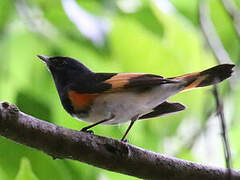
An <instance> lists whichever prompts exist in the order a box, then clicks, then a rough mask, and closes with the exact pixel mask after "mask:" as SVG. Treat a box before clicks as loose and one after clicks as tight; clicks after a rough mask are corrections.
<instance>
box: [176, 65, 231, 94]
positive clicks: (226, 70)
mask: <svg viewBox="0 0 240 180" xmlns="http://www.w3.org/2000/svg"><path fill="white" fill-rule="evenodd" d="M234 66H235V65H233V64H221V65H218V66H215V67H212V68H210V69H207V70H205V71H201V72H196V73H190V74H186V75H183V76H178V77H175V78H173V79H175V80H182V81H183V82H184V89H183V90H189V89H193V88H198V87H204V86H209V85H214V84H217V83H219V82H221V81H223V80H224V79H227V78H229V77H230V76H231V75H232V72H233V70H232V69H233V67H234Z"/></svg>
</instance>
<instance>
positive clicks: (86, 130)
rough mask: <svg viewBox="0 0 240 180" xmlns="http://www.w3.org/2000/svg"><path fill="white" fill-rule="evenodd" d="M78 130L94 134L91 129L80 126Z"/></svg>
mask: <svg viewBox="0 0 240 180" xmlns="http://www.w3.org/2000/svg"><path fill="white" fill-rule="evenodd" d="M80 131H82V132H86V133H89V134H94V131H93V130H88V129H87V128H82V129H81V130H80Z"/></svg>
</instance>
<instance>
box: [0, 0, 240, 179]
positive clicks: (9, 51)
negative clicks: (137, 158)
mask: <svg viewBox="0 0 240 180" xmlns="http://www.w3.org/2000/svg"><path fill="white" fill-rule="evenodd" d="M63 2H64V0H62V1H60V0H55V1H46V0H19V1H8V0H1V1H0V52H1V53H0V54H1V57H0V63H1V65H0V101H10V102H11V103H16V104H17V105H18V106H19V108H20V109H21V110H22V111H24V112H25V113H28V114H31V115H33V116H35V117H37V118H40V119H43V120H46V121H49V122H52V123H55V124H58V125H61V126H64V127H68V128H73V129H81V128H82V127H84V126H86V125H87V123H84V122H78V121H76V120H75V119H73V118H72V117H70V115H68V114H67V113H66V112H65V111H64V109H63V108H62V106H61V103H60V100H59V98H58V95H57V92H56V89H55V86H54V83H53V80H52V78H51V76H50V73H49V72H48V71H47V69H46V67H44V65H43V64H42V63H41V62H40V61H38V59H37V58H36V55H37V54H43V55H49V56H54V55H62V56H70V57H74V58H76V59H79V60H80V61H81V62H83V63H84V64H86V65H87V66H88V67H90V68H91V69H92V70H94V71H97V72H143V73H155V74H160V75H162V76H165V77H173V76H176V75H181V74H184V73H189V72H193V71H199V70H202V69H204V68H208V67H210V66H213V65H215V64H216V60H215V59H214V57H213V55H212V54H211V52H210V51H209V49H207V48H206V44H205V42H204V38H203V35H202V33H201V30H200V25H199V19H198V18H199V17H198V1H197V0H191V1H189V0H171V3H172V4H171V3H170V2H168V1H161V2H162V3H161V4H160V5H159V4H157V3H155V2H157V1H147V0H131V1H130V0H129V1H127V0H117V1H110V0H91V1H85V0H78V1H77V3H78V5H77V6H78V7H81V8H82V9H81V10H83V11H84V13H86V14H87V15H91V17H94V18H98V20H100V21H103V20H105V22H107V23H105V25H104V26H106V28H108V30H107V31H104V32H105V33H102V34H101V36H104V42H100V43H98V44H96V43H94V41H93V40H92V39H91V38H89V37H87V36H86V34H84V33H82V32H81V28H80V29H79V28H77V22H76V21H75V22H74V21H73V20H71V18H69V16H67V12H68V13H69V11H71V10H69V9H67V8H64V7H63V4H64V3H63ZM65 2H66V1H65ZM69 2H74V1H69ZM159 2H160V1H159ZM238 5H240V4H239V3H238ZM209 6H210V7H211V18H212V21H213V23H214V25H215V27H216V30H217V32H218V35H219V37H220V38H221V40H222V42H223V45H224V47H225V48H226V50H227V51H228V53H229V54H230V57H231V58H232V60H233V62H234V63H235V64H240V61H239V56H240V41H239V37H238V36H237V33H236V31H235V30H234V24H233V21H232V19H231V18H230V16H229V14H228V13H227V12H226V10H225V9H224V7H223V5H222V3H221V1H220V0H212V1H211V2H210V3H209ZM70 13H71V12H70ZM72 13H73V12H72ZM81 18H83V17H81V16H80V17H79V18H78V20H77V21H82V19H81ZM88 21H89V22H93V21H92V19H89V20H88ZM99 27H100V25H99V24H97V26H96V29H98V28H99ZM82 28H85V27H82ZM100 30H101V29H99V31H100ZM234 82H235V81H234ZM236 82H237V81H236ZM238 82H239V81H238ZM239 89H240V85H239V83H235V85H234V87H232V89H230V88H229V84H228V82H224V83H222V84H221V85H220V90H221V94H222V97H223V98H224V102H225V111H226V116H227V119H228V126H229V134H230V143H231V145H232V152H233V167H234V168H240V161H237V159H239V158H240V142H239V136H240V123H239V121H237V120H238V119H237V117H239V116H240V111H239V109H238V111H237V107H239V106H240V101H239V98H240V90H239ZM230 92H231V93H230ZM170 100H171V101H180V102H182V103H184V104H185V105H186V106H187V107H188V109H187V110H185V112H181V113H179V114H176V115H172V116H167V117H163V118H159V119H154V120H149V121H139V122H137V123H136V125H135V126H134V127H133V129H132V131H131V132H130V133H129V135H128V138H129V140H130V143H131V144H135V145H137V146H140V147H143V148H146V149H149V150H153V151H156V152H159V153H163V154H167V155H172V156H175V155H176V156H177V157H179V158H183V159H187V160H192V161H196V162H203V163H208V164H214V165H219V166H224V155H223V150H222V144H221V142H220V139H221V137H220V135H219V132H220V130H219V125H218V123H217V119H216V118H214V115H212V116H210V118H209V117H208V116H207V113H208V112H209V111H212V110H213V109H214V108H215V104H214V98H213V96H212V93H211V88H203V89H201V90H195V91H191V92H185V93H181V94H179V95H176V96H174V97H172V98H171V99H170ZM212 121H215V122H216V123H215V124H214V123H212ZM209 122H211V123H209ZM212 124H213V125H212ZM126 127H127V125H126V124H124V125H121V126H108V127H107V126H98V127H96V128H94V131H95V134H99V135H103V136H108V137H113V138H117V139H119V138H120V137H121V136H122V134H123V133H124V131H125V129H126ZM201 128H203V130H202V131H201ZM199 129H200V132H201V133H199V135H198V136H196V138H195V139H194V138H193V140H192V141H191V138H192V137H194V135H195V134H196V132H197V131H199ZM210 132H211V133H210ZM191 143H192V146H190V147H188V145H189V144H191ZM210 156H212V157H211V158H210ZM122 178H124V179H136V178H134V177H129V176H125V175H120V174H117V173H112V172H108V171H105V170H102V169H98V168H95V167H92V166H90V165H87V164H83V163H80V162H76V161H71V160H53V159H51V157H49V156H47V155H45V154H43V153H42V152H40V151H37V150H35V149H31V148H28V147H26V146H23V145H20V144H17V143H15V142H12V141H9V140H7V139H5V138H2V137H0V179H1V180H2V179H3V180H13V179H16V180H21V179H31V180H32V179H33V180H35V179H39V180H48V179H49V180H54V179H56V180H77V179H89V180H95V179H99V180H100V179H101V180H102V179H103V180H105V179H114V180H117V179H119V180H120V179H122Z"/></svg>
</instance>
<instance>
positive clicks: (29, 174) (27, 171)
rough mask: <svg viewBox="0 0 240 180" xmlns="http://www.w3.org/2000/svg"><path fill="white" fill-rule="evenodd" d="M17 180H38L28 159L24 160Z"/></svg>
mask: <svg viewBox="0 0 240 180" xmlns="http://www.w3.org/2000/svg"><path fill="white" fill-rule="evenodd" d="M15 180H38V178H37V176H36V175H35V174H34V172H33V171H32V167H31V163H30V161H29V160H28V159H27V158H25V157H24V158H22V160H21V165H20V168H19V171H18V173H17V176H16V178H15Z"/></svg>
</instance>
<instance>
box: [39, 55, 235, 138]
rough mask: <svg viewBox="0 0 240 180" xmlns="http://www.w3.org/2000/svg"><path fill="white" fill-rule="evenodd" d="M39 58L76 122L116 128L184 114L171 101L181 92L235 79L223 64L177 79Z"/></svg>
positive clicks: (53, 58) (179, 106) (59, 58)
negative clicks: (116, 126)
mask: <svg viewBox="0 0 240 180" xmlns="http://www.w3.org/2000/svg"><path fill="white" fill-rule="evenodd" d="M38 57H39V58H40V59H41V60H43V61H44V62H45V63H46V65H47V67H48V69H49V70H50V72H51V74H52V76H53V79H54V81H55V84H56V87H57V90H58V94H59V97H60V99H61V102H62V105H63V107H64V109H65V110H66V111H67V112H68V113H69V114H70V115H71V116H73V117H75V118H77V119H81V120H83V121H86V122H90V123H92V125H90V126H87V127H84V128H83V129H82V131H88V129H89V128H91V127H94V126H96V125H98V124H106V125H117V124H120V123H124V122H128V121H131V122H130V125H129V127H128V129H127V130H126V132H125V134H124V135H123V137H122V139H121V140H122V141H123V140H124V139H125V137H126V135H127V133H128V132H129V130H130V129H131V127H132V125H133V124H134V122H135V121H136V120H138V119H149V118H155V117H160V116H163V115H166V114H170V113H175V112H179V111H182V110H184V109H185V106H184V105H182V104H180V103H172V102H168V101H167V99H168V98H169V97H170V96H172V95H174V94H176V93H178V92H181V91H185V90H189V89H194V88H198V87H204V86H209V85H213V84H217V83H219V82H221V81H223V80H224V79H226V78H229V77H230V76H231V74H232V72H233V71H232V69H233V67H234V65H233V64H221V65H218V66H215V67H212V68H210V69H207V70H205V71H201V72H195V73H190V74H186V75H182V76H178V77H173V78H164V77H162V76H159V75H154V74H141V73H95V72H93V71H91V70H90V69H88V68H87V67H86V66H85V65H83V64H82V63H81V62H79V61H78V60H75V59H73V58H70V57H62V56H56V57H47V56H40V55H38Z"/></svg>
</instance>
